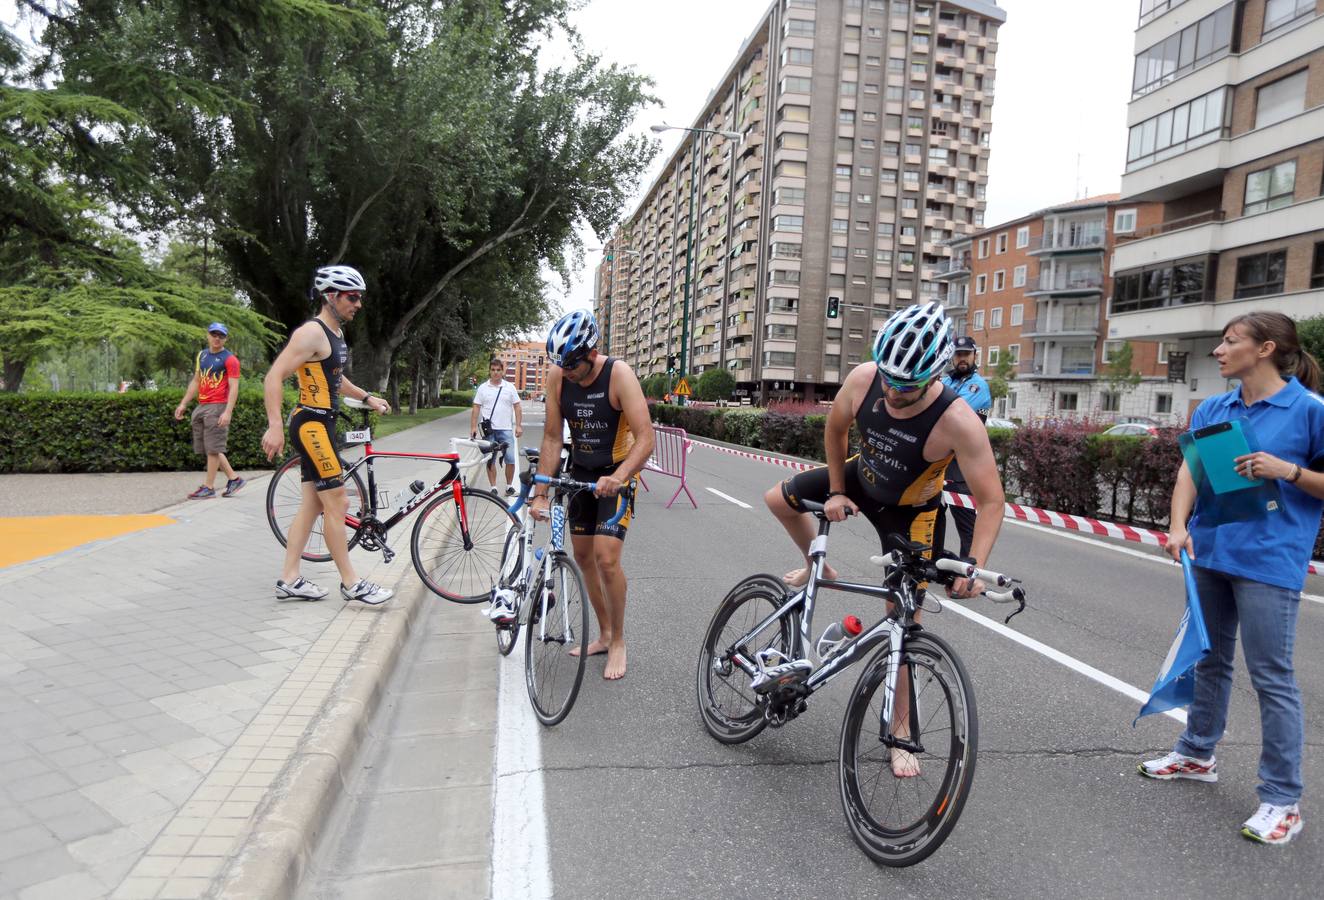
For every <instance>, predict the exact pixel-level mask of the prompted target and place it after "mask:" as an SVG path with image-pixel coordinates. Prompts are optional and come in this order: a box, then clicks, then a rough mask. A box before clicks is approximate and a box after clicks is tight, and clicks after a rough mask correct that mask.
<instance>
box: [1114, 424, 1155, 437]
mask: <svg viewBox="0 0 1324 900" xmlns="http://www.w3.org/2000/svg"><path fill="white" fill-rule="evenodd" d="M1156 434H1158V428H1156V427H1154V426H1153V425H1146V424H1144V423H1143V422H1123V423H1121V424H1120V425H1114V426H1113V427H1112V428H1109V429H1108V430H1107V431H1105V432H1104V433H1103V436H1104V437H1119V436H1124V437H1154V436H1155V435H1156Z"/></svg>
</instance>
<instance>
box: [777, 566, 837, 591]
mask: <svg viewBox="0 0 1324 900" xmlns="http://www.w3.org/2000/svg"><path fill="white" fill-rule="evenodd" d="M823 577H824V578H828V579H835V578H836V577H837V570H836V569H834V568H832V567H831V566H829V565H828V564H827V563H824V564H823ZM782 581H784V582H786V586H787V587H804V586H805V582H807V581H809V567H808V566H806V567H804V568H802V569H792V570H791V571H789V572H787V573H786V574H785V575H783V576H782Z"/></svg>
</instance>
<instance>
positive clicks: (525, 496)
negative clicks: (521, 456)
mask: <svg viewBox="0 0 1324 900" xmlns="http://www.w3.org/2000/svg"><path fill="white" fill-rule="evenodd" d="M528 476H529V473H527V472H526V473H524V474H523V475H521V476H520V485H521V488H520V492H519V498H518V499H516V501H515V502H514V503H513V504H512V505H511V507H510V511H511V512H512V513H515V512H518V511H519V509H520V507H522V506H523V505H524V504H525V503H527V502H528V500H529V491H530V490H532V488H533V485H535V484H546V485H549V486H551V487H555V488H559V489H561V490H563V491H570V492H576V491H596V490H597V488H598V486H597V485H596V484H594V483H592V482H588V481H575V480H574V479H572V478H553V477H552V476H550V475H541V474H534V475H533V477H532V478H529V477H528ZM616 496H617V497H618V498H619V502H618V503H617V504H616V514H615V515H613V516H612V517H611V518H610V519H608V520H607V521H606V522H604V523H603V524H604V525H606V526H607V527H614V526H616V525H618V524H620V521H621V519H623V518H625V513H626V511H627V510H628V509H629V508H630V500H632V499H633V498H634V487H633V486H632V485H628V484H627V485H625V486H624V487H622V488H621V490H620V492H619V493H618V494H617V495H616Z"/></svg>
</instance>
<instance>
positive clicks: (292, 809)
mask: <svg viewBox="0 0 1324 900" xmlns="http://www.w3.org/2000/svg"><path fill="white" fill-rule="evenodd" d="M466 429H467V417H466V416H463V415H461V416H459V417H450V418H449V419H443V420H440V421H438V422H433V423H429V424H427V425H423V426H420V427H418V428H415V429H411V430H409V431H406V432H401V433H400V434H399V435H394V436H392V437H391V438H389V439H387V440H385V441H383V442H382V445H383V447H395V448H400V449H405V448H410V449H420V450H431V451H432V452H445V450H446V449H447V446H446V438H448V437H451V436H459V435H460V434H461V432H463V431H465V430H466ZM392 465H394V466H397V467H401V468H392ZM419 468H420V467H419V466H417V465H416V464H414V463H411V462H409V461H401V462H399V463H395V464H387V465H385V466H382V467H380V468H379V469H378V474H379V476H384V480H386V481H387V482H388V483H392V484H393V485H396V484H403V483H404V481H405V480H406V479H408V478H412V477H414V476H416V475H417V476H419V477H429V476H430V477H432V478H435V477H436V474H437V473H438V472H439V471H441V469H440V468H438V469H434V470H432V471H429V472H426V473H424V472H421V471H419ZM33 477H36V478H43V477H45V476H8V477H7V478H5V479H4V480H3V484H2V485H0V490H3V491H7V492H8V493H0V496H4V497H6V498H8V497H9V496H12V495H13V493H14V491H15V488H14V485H15V484H19V485H23V482H14V481H13V480H12V479H16V478H18V479H23V478H33ZM84 477H90V478H106V477H107V476H84ZM144 477H145V478H151V477H152V476H144ZM167 477H168V478H170V479H178V477H179V474H178V473H172V474H171V475H169V476H167ZM190 480H196V476H193V477H192V478H191V479H190ZM33 483H34V484H35V482H33ZM23 486H24V491H23V492H26V486H25V485H23ZM266 487H267V480H266V479H265V478H262V477H260V476H259V477H258V478H256V479H254V480H252V481H250V483H249V485H248V486H247V487H245V489H244V490H243V491H242V492H241V493H240V494H239V495H237V496H236V497H233V498H228V499H224V500H222V499H216V500H209V501H195V502H187V501H186V502H182V503H179V504H176V505H174V506H170V507H167V508H165V509H163V510H160V512H161V513H162V514H164V515H166V516H169V517H170V518H172V519H174V520H175V522H174V524H168V525H163V526H161V527H156V528H151V529H148V530H143V531H136V532H133V533H130V534H125V535H122V536H119V537H115V538H111V539H109V540H104V541H99V542H96V543H92V544H87V545H84V546H80V547H78V548H75V549H72V550H69V551H66V552H63V553H60V554H58V555H56V556H51V557H47V558H44V559H38V560H33V561H31V562H27V563H21V564H18V565H15V566H12V567H9V568H5V569H0V615H2V616H3V617H4V621H5V623H6V625H7V626H8V627H7V628H6V629H4V630H3V631H0V716H3V721H4V723H5V728H4V730H3V733H0V897H6V898H8V897H17V898H20V900H38V898H58V900H81V898H94V897H106V896H113V897H122V898H130V897H181V898H182V897H199V896H203V895H204V894H206V893H208V892H213V893H222V894H224V893H225V891H227V890H229V891H234V890H235V888H234V887H233V886H234V885H248V887H247V888H244V889H243V891H247V893H243V892H242V891H241V892H239V893H231V894H230V895H231V896H247V897H254V896H262V897H269V896H278V895H279V894H280V893H281V892H283V891H288V890H289V889H290V887H291V885H292V878H294V877H297V874H298V867H299V866H300V865H301V864H302V860H303V857H306V853H307V849H308V846H309V843H310V838H311V837H312V835H310V834H295V835H290V834H288V833H286V832H288V831H289V826H290V824H291V823H292V822H295V823H297V822H299V821H304V822H308V821H313V822H315V821H317V820H316V818H311V819H310V818H309V815H310V814H312V815H314V816H315V815H316V814H318V813H321V812H324V811H325V808H326V807H328V806H329V804H330V802H331V801H332V800H333V799H334V797H335V795H336V793H337V791H338V790H339V784H338V776H337V769H338V768H340V767H345V766H350V765H352V763H353V760H352V752H353V750H354V749H355V748H356V746H357V741H358V740H359V734H360V732H361V730H362V728H363V725H364V722H365V720H366V717H367V715H368V714H369V713H370V712H371V710H372V708H373V706H374V705H375V700H376V696H375V691H376V690H378V686H379V683H380V680H381V679H382V678H383V677H384V675H385V674H386V673H389V671H390V669H391V667H392V666H393V665H394V661H395V658H396V656H397V655H398V652H399V649H400V646H401V645H402V644H403V641H404V638H405V637H406V636H407V634H408V631H409V628H410V621H411V617H412V616H413V614H414V612H415V611H416V610H417V609H418V608H419V607H420V605H421V604H422V603H426V602H429V600H428V599H427V598H430V596H431V595H426V592H425V591H424V590H423V589H422V587H421V585H420V584H419V582H418V578H417V575H416V574H415V573H414V571H413V568H412V566H411V564H410V561H409V553H408V538H409V527H412V524H413V523H412V520H410V521H409V522H406V523H404V525H405V526H406V527H405V528H403V529H401V528H399V527H398V528H397V530H396V531H395V532H393V533H392V544H393V546H394V548H395V549H396V550H397V551H398V552H399V554H400V555H398V556H397V558H396V560H395V561H394V562H393V563H392V565H391V566H389V567H385V566H383V565H382V563H381V556H380V555H379V554H368V553H365V552H362V551H357V552H355V553H354V561H355V565H356V566H357V567H358V570H359V574H360V575H361V576H364V577H368V578H371V579H373V580H376V581H381V582H383V583H387V584H391V583H392V582H397V581H398V584H397V585H395V586H397V588H398V593H397V596H396V597H395V598H394V599H392V600H391V601H390V602H389V603H387V604H386V605H385V606H384V607H378V608H372V607H366V606H363V605H360V604H355V605H346V604H343V603H341V602H340V601H339V600H337V599H335V594H334V591H333V594H332V597H331V598H328V599H327V600H326V601H323V602H321V603H299V602H292V603H280V602H278V601H276V600H274V599H272V597H273V594H272V585H273V583H274V580H275V577H276V575H277V574H278V571H279V568H280V564H281V558H282V556H281V552H282V551H281V548H280V546H279V544H277V542H276V541H275V538H274V537H273V536H272V534H271V531H270V529H269V527H268V526H267V522H266V516H265V511H264V505H265V493H266ZM157 489H158V490H165V489H168V490H171V491H177V488H176V487H175V486H174V485H173V484H171V485H169V486H168V487H167V488H165V489H162V488H157ZM49 490H51V488H50V487H49V486H47V487H45V488H43V489H42V491H49ZM149 495H150V492H147V491H144V490H142V487H141V485H137V486H130V488H129V491H128V493H127V494H126V496H129V497H138V498H142V497H145V496H149ZM175 495H176V496H178V493H176V494H175ZM3 508H4V509H5V511H6V512H13V511H14V510H13V508H12V507H10V505H9V504H8V503H5V504H4V506H3ZM80 511H87V510H86V509H84V510H80ZM116 511H121V512H129V511H132V512H138V511H146V510H145V509H143V508H142V507H141V505H139V506H136V507H134V506H131V507H129V508H128V509H123V508H122V509H119V510H116ZM305 574H306V575H307V576H309V577H310V578H311V579H313V580H314V581H318V582H319V583H322V584H323V585H325V586H328V587H334V585H335V584H336V582H337V580H338V579H337V576H336V573H335V569H334V567H333V566H331V565H330V564H326V565H311V564H306V565H305ZM425 595H426V596H425ZM310 773H311V775H312V776H314V777H312V778H311V779H310ZM309 783H312V784H313V785H317V786H320V787H318V789H309V788H308V787H307V785H308V784H309ZM301 804H302V805H304V806H305V808H304V809H302V810H300V809H299V808H298V807H299V806H300V805H301ZM273 815H275V816H277V818H276V819H273ZM273 822H274V825H273ZM255 826H256V831H255V830H254V829H255ZM259 840H262V841H266V842H267V843H266V844H264V845H263V846H262V847H260V848H258V847H254V846H253V844H254V842H256V841H259ZM272 842H274V843H275V844H276V845H281V844H282V842H284V843H283V849H284V850H285V852H284V853H282V852H277V851H278V850H279V849H281V847H278V846H273V845H272ZM300 854H303V857H301V856H300ZM264 866H265V867H266V868H264ZM273 867H274V868H273ZM264 879H265V881H264ZM225 885H231V886H232V887H230V888H225V887H224V886H225ZM257 885H262V887H260V888H259V887H256V886H257ZM255 889H256V891H257V893H254V890H255Z"/></svg>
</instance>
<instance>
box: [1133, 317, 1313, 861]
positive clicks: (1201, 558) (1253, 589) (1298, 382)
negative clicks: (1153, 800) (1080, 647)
mask: <svg viewBox="0 0 1324 900" xmlns="http://www.w3.org/2000/svg"><path fill="white" fill-rule="evenodd" d="M1214 358H1215V359H1217V360H1218V366H1219V372H1220V374H1222V375H1223V377H1225V378H1234V379H1238V380H1240V382H1241V386H1240V387H1239V388H1237V389H1236V390H1233V391H1229V392H1228V393H1226V394H1221V395H1219V396H1216V397H1210V398H1209V399H1208V400H1206V401H1204V402H1203V403H1201V404H1200V406H1199V408H1198V409H1196V411H1195V414H1194V415H1193V416H1192V417H1191V429H1192V430H1196V429H1199V428H1203V427H1205V426H1207V425H1213V424H1217V423H1219V422H1226V421H1229V420H1232V419H1240V418H1243V417H1244V418H1246V419H1248V420H1249V422H1250V426H1251V430H1252V431H1253V432H1254V434H1255V436H1256V438H1257V439H1258V441H1259V444H1260V446H1261V447H1263V448H1264V449H1262V450H1259V451H1256V452H1254V453H1250V454H1247V455H1245V456H1239V457H1237V458H1236V460H1235V462H1234V464H1235V465H1236V467H1237V471H1238V472H1239V473H1240V474H1242V475H1244V476H1245V477H1247V478H1259V479H1264V480H1270V479H1275V480H1277V483H1278V489H1279V493H1280V498H1279V502H1278V504H1277V507H1278V508H1277V509H1275V510H1273V511H1272V512H1266V513H1265V515H1266V516H1272V522H1269V521H1266V519H1265V518H1258V519H1254V520H1251V521H1236V522H1215V521H1212V518H1213V516H1212V514H1210V513H1209V512H1208V511H1205V512H1204V513H1203V514H1202V508H1201V506H1202V505H1201V504H1198V503H1197V502H1196V496H1197V488H1196V485H1195V482H1194V480H1193V479H1192V477H1191V473H1190V470H1189V469H1188V468H1187V467H1186V464H1185V463H1182V467H1181V469H1180V470H1179V471H1178V473H1177V483H1176V485H1175V486H1174V487H1173V491H1172V520H1171V521H1172V530H1171V532H1169V534H1168V544H1167V551H1168V553H1170V554H1172V557H1173V558H1174V559H1177V558H1179V555H1180V552H1181V550H1183V549H1185V550H1186V552H1187V553H1188V554H1190V556H1191V559H1192V560H1193V561H1194V563H1195V581H1196V587H1197V589H1198V590H1199V593H1200V605H1201V607H1202V608H1203V611H1204V620H1205V625H1206V627H1207V628H1208V630H1209V641H1210V644H1211V645H1212V649H1211V651H1210V653H1209V655H1208V656H1206V657H1205V658H1204V659H1203V660H1202V661H1201V662H1200V663H1199V664H1198V665H1197V666H1196V668H1195V699H1194V701H1193V702H1192V703H1191V711H1190V714H1189V716H1188V718H1187V726H1186V731H1184V732H1183V733H1182V735H1181V737H1180V738H1178V740H1177V744H1176V747H1175V748H1174V749H1173V752H1171V753H1169V754H1168V755H1167V756H1165V757H1162V758H1161V759H1155V760H1150V761H1147V762H1144V763H1141V765H1140V774H1141V775H1145V776H1147V777H1149V778H1158V779H1163V780H1170V779H1176V778H1188V779H1192V780H1195V781H1217V780H1218V765H1217V762H1216V761H1215V759H1214V745H1215V744H1217V743H1218V741H1219V739H1220V738H1222V736H1223V729H1224V727H1225V725H1226V724H1227V709H1228V701H1229V699H1230V697H1231V694H1232V664H1233V659H1234V656H1235V652H1236V641H1237V626H1238V623H1240V626H1241V641H1242V649H1243V651H1244V653H1245V656H1246V667H1247V668H1248V669H1249V670H1250V680H1251V684H1252V685H1253V686H1254V687H1255V693H1256V694H1257V695H1258V697H1259V702H1260V723H1261V729H1262V734H1261V749H1260V769H1259V777H1260V784H1259V787H1258V789H1257V792H1258V794H1259V797H1260V801H1261V802H1260V808H1259V810H1258V811H1256V813H1255V815H1253V816H1251V817H1250V818H1249V819H1247V820H1246V822H1245V823H1244V824H1243V825H1242V828H1241V833H1242V834H1243V835H1245V836H1246V837H1248V838H1250V839H1251V840H1255V841H1259V842H1261V843H1266V844H1285V843H1287V842H1288V841H1290V840H1291V839H1292V838H1293V837H1294V836H1295V835H1296V834H1297V832H1299V831H1300V830H1301V811H1300V808H1299V807H1298V805H1297V801H1298V800H1300V798H1301V787H1302V785H1301V754H1302V747H1303V744H1304V742H1305V722H1304V717H1303V714H1302V709H1301V694H1300V692H1299V691H1298V690H1297V686H1296V677H1295V675H1294V674H1293V671H1292V645H1293V643H1294V641H1295V639H1296V616H1297V608H1298V607H1299V606H1300V602H1301V588H1302V587H1303V586H1304V585H1305V578H1306V566H1307V565H1308V564H1309V562H1310V554H1311V551H1312V549H1313V548H1314V544H1315V536H1316V535H1317V534H1318V533H1319V525H1320V512H1321V509H1324V503H1322V502H1321V498H1324V398H1321V397H1320V395H1319V394H1318V393H1317V392H1318V391H1319V387H1320V368H1319V364H1318V363H1317V362H1316V361H1315V359H1314V358H1313V357H1312V356H1311V355H1310V354H1308V353H1306V352H1305V351H1304V350H1302V349H1301V344H1300V341H1299V340H1298V338H1297V332H1296V324H1295V323H1294V322H1293V321H1292V320H1291V319H1289V318H1288V317H1287V316H1285V315H1283V314H1282V313H1275V312H1252V313H1247V314H1246V315H1242V316H1237V317H1236V318H1235V319H1233V320H1232V321H1231V322H1229V323H1228V324H1227V327H1226V328H1224V329H1223V342H1222V343H1221V344H1219V345H1218V347H1217V348H1216V349H1215V350H1214ZM1192 508H1194V512H1195V514H1194V516H1192V515H1191V511H1192ZM1188 518H1189V520H1190V521H1189V522H1188V521H1187V520H1188Z"/></svg>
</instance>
